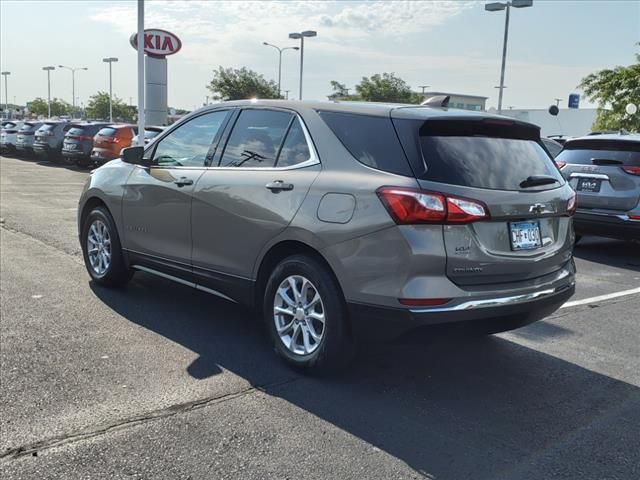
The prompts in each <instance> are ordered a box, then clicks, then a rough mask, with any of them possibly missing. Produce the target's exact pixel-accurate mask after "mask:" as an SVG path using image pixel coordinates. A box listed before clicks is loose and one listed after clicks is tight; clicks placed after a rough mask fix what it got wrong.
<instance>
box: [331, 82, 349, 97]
mask: <svg viewBox="0 0 640 480" xmlns="http://www.w3.org/2000/svg"><path fill="white" fill-rule="evenodd" d="M329 83H330V84H331V88H332V89H333V94H332V95H331V96H333V97H346V96H348V95H349V89H348V88H347V86H346V85H345V84H344V83H340V82H336V81H335V80H331V82H329Z"/></svg>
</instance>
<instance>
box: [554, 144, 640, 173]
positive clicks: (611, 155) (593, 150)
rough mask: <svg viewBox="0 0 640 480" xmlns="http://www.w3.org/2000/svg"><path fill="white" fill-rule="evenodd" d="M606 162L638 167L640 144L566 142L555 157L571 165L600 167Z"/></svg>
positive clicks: (639, 164) (639, 162)
mask: <svg viewBox="0 0 640 480" xmlns="http://www.w3.org/2000/svg"><path fill="white" fill-rule="evenodd" d="M608 160H609V161H611V162H612V163H618V162H619V163H620V164H621V165H630V166H634V167H640V142H625V141H615V140H613V141H593V140H577V141H573V142H567V143H566V144H565V147H564V150H562V152H560V155H558V156H557V157H556V161H560V162H566V163H569V164H573V165H596V164H600V165H602V164H605V163H606V161H608Z"/></svg>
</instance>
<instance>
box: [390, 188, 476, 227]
mask: <svg viewBox="0 0 640 480" xmlns="http://www.w3.org/2000/svg"><path fill="white" fill-rule="evenodd" d="M377 193H378V197H380V200H381V201H382V203H383V205H384V206H385V207H386V209H387V211H388V212H389V214H390V215H391V218H393V220H394V221H395V222H396V223H397V224H399V225H410V224H416V223H469V222H474V221H477V220H482V219H486V218H489V213H488V211H487V209H486V207H485V206H484V205H483V204H482V203H481V202H478V201H476V200H470V199H466V198H459V197H450V196H446V195H443V194H441V193H437V192H427V191H424V190H418V189H415V188H402V187H382V188H379V189H378V191H377Z"/></svg>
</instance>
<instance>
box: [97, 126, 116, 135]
mask: <svg viewBox="0 0 640 480" xmlns="http://www.w3.org/2000/svg"><path fill="white" fill-rule="evenodd" d="M116 131H117V130H116V129H115V128H113V127H106V128H103V129H101V130H100V131H99V132H98V135H100V136H101V137H112V136H113V135H115V134H116Z"/></svg>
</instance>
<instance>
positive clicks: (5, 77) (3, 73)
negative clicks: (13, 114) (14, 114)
mask: <svg viewBox="0 0 640 480" xmlns="http://www.w3.org/2000/svg"><path fill="white" fill-rule="evenodd" d="M9 75H11V72H2V76H3V77H4V108H5V110H6V112H7V120H8V119H9V94H8V93H7V77H8V76H9ZM14 103H15V102H14ZM14 108H15V107H14Z"/></svg>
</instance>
